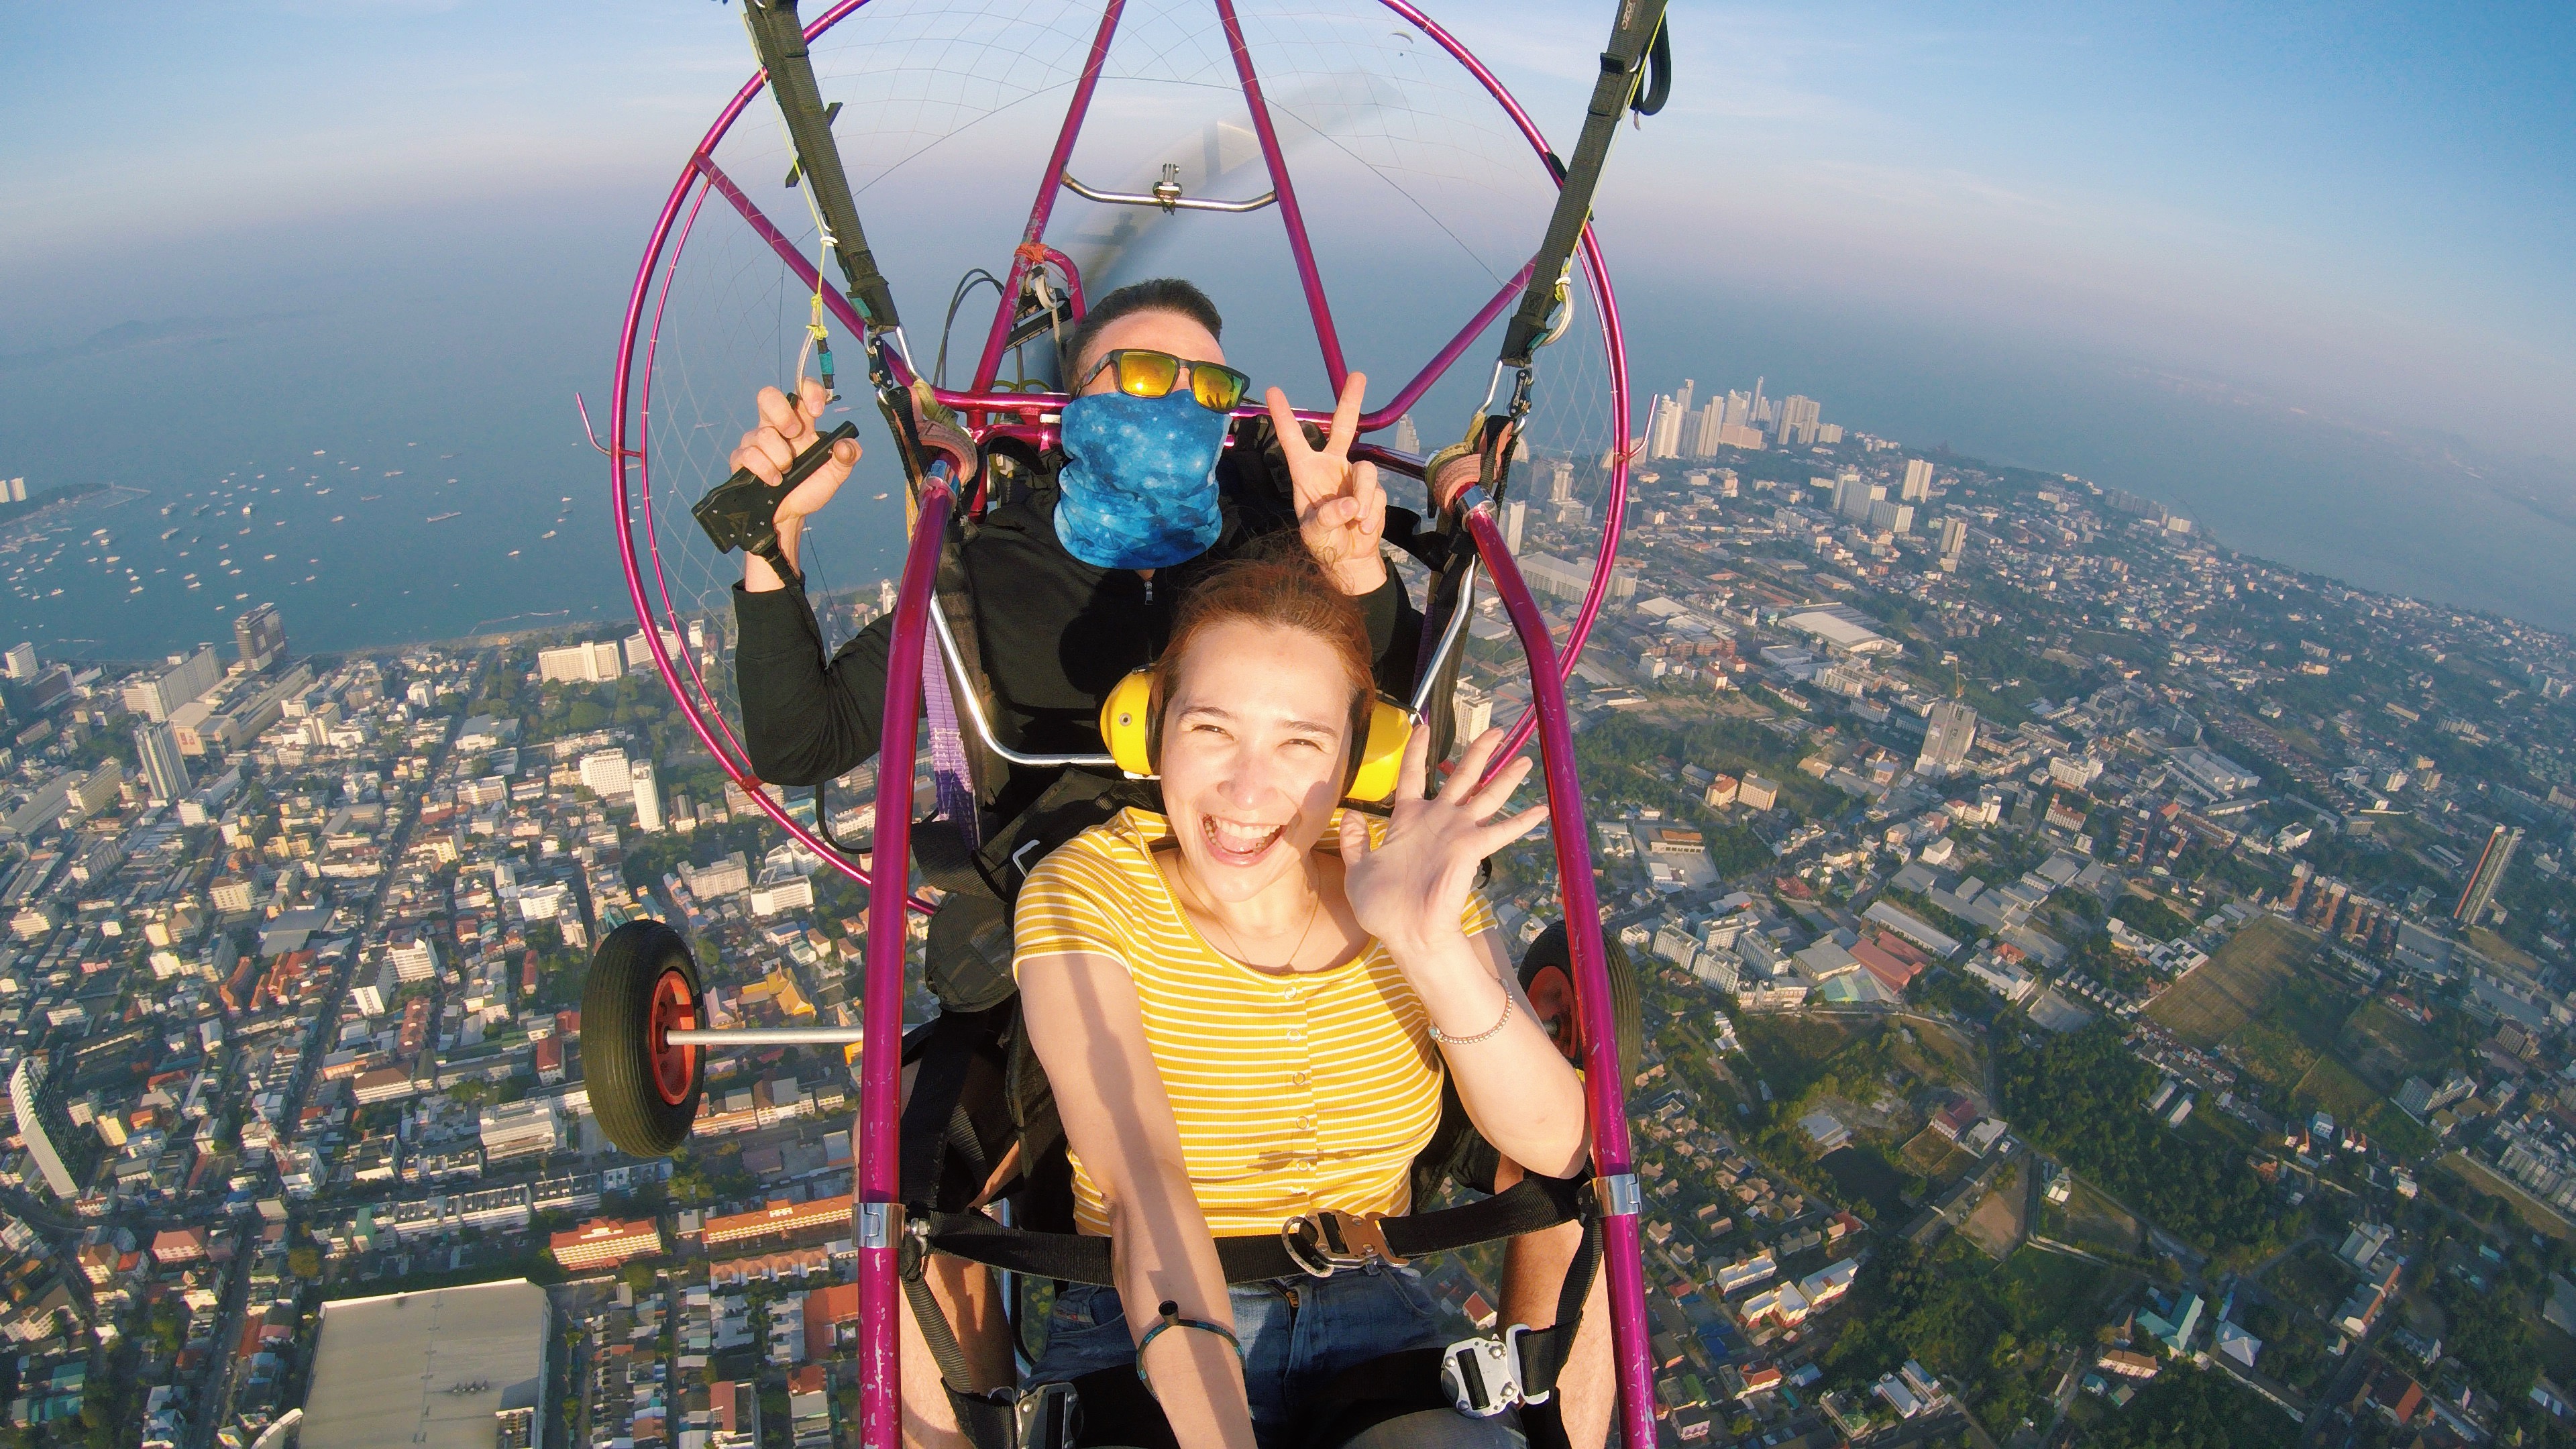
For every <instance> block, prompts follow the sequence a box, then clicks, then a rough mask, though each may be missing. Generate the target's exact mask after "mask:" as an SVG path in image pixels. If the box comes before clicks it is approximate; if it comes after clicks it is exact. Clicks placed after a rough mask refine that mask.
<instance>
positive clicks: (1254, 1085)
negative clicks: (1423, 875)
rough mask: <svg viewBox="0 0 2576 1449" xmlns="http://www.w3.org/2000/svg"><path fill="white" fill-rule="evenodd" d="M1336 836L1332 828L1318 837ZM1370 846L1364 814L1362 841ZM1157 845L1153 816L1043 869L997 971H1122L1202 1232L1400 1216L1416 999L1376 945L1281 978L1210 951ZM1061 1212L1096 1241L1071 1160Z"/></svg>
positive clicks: (1429, 1120) (1485, 923)
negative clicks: (1090, 966)
mask: <svg viewBox="0 0 2576 1449" xmlns="http://www.w3.org/2000/svg"><path fill="white" fill-rule="evenodd" d="M1339 829H1340V819H1339V817H1338V815H1337V816H1336V817H1335V820H1334V822H1333V825H1332V826H1331V827H1330V828H1328V829H1327V830H1326V831H1325V832H1324V840H1325V841H1326V842H1330V841H1331V840H1333V839H1334V837H1335V833H1336V832H1337V831H1338V830H1339ZM1384 832H1385V825H1384V823H1383V822H1382V821H1379V820H1378V819H1376V818H1375V817H1369V836H1370V839H1371V840H1372V841H1374V840H1376V839H1378V838H1379V837H1380V836H1382V835H1383V834H1384ZM1170 834H1171V828H1170V825H1169V823H1168V822H1167V821H1166V820H1165V819H1164V818H1163V817H1162V816H1160V815H1157V814H1154V813H1152V812H1151V811H1146V810H1133V809H1131V810H1127V811H1123V812H1121V813H1120V814H1119V816H1118V817H1117V818H1116V819H1114V820H1111V821H1108V822H1107V823H1105V824H1102V825H1098V826H1094V827H1093V828H1091V829H1090V830H1087V831H1085V832H1083V833H1082V834H1081V835H1079V836H1076V837H1075V838H1074V839H1073V840H1071V841H1069V842H1067V843H1066V844H1065V845H1064V846H1062V847H1061V848H1059V849H1058V850H1057V851H1056V852H1055V853H1054V854H1052V855H1050V856H1048V857H1047V858H1046V860H1045V862H1044V863H1043V864H1041V865H1040V866H1039V867H1038V868H1037V869H1036V870H1035V871H1034V872H1032V873H1031V874H1030V876H1029V880H1028V884H1027V885H1026V886H1024V887H1023V888H1022V889H1021V891H1020V898H1019V904H1018V906H1017V907H1016V908H1015V910H1014V912H1013V916H1014V931H1015V935H1014V941H1013V951H1012V963H1011V966H1012V971H1013V973H1014V974H1015V975H1016V974H1017V972H1018V971H1019V969H1020V968H1021V966H1022V965H1024V964H1025V963H1026V962H1028V961H1030V960H1033V959H1036V958H1038V957H1043V956H1056V955H1065V954H1069V953H1075V952H1083V953H1089V954H1093V955H1100V956H1108V957H1111V958H1113V959H1115V960H1117V961H1119V962H1120V963H1122V964H1124V965H1125V966H1126V968H1127V974H1128V975H1129V976H1130V977H1131V978H1132V979H1133V980H1134V981H1135V983H1136V995H1137V998H1138V1001H1139V1003H1140V1004H1141V1006H1142V1007H1143V1012H1144V1024H1145V1040H1146V1043H1147V1045H1148V1046H1149V1047H1150V1048H1151V1049H1152V1051H1153V1053H1154V1065H1155V1067H1156V1068H1157V1070H1158V1071H1160V1073H1161V1074H1162V1078H1163V1090H1164V1092H1165V1093H1166V1095H1168V1096H1169V1097H1170V1099H1171V1104H1172V1116H1173V1119H1174V1121H1175V1122H1176V1124H1177V1125H1178V1126H1179V1128H1180V1137H1181V1155H1182V1158H1183V1160H1184V1162H1186V1163H1187V1165H1188V1168H1189V1174H1190V1186H1191V1188H1192V1189H1193V1190H1194V1191H1195V1192H1196V1194H1197V1196H1198V1201H1199V1208H1200V1210H1201V1211H1202V1212H1204V1213H1205V1214H1206V1216H1207V1223H1208V1228H1209V1231H1211V1232H1213V1233H1215V1234H1217V1235H1218V1236H1220V1237H1227V1236H1235V1235H1239V1234H1251V1233H1267V1232H1275V1231H1277V1230H1278V1228H1279V1225H1280V1223H1281V1222H1283V1221H1285V1220H1286V1219H1287V1218H1289V1217H1291V1216H1293V1215H1296V1214H1299V1213H1312V1212H1315V1211H1318V1210H1320V1209H1323V1208H1339V1209H1341V1210H1343V1211H1345V1212H1382V1213H1388V1214H1400V1213H1403V1212H1406V1211H1408V1210H1409V1208H1410V1206H1411V1199H1412V1181H1411V1178H1410V1176H1409V1175H1408V1170H1409V1168H1410V1167H1411V1165H1412V1162H1413V1158H1414V1155H1415V1154H1416V1153H1418V1152H1420V1151H1421V1150H1422V1148H1423V1146H1424V1145H1425V1144H1427V1143H1428V1142H1430V1140H1431V1133H1432V1129H1433V1128H1434V1127H1436V1126H1437V1125H1438V1124H1439V1120H1440V1085H1441V1079H1442V1074H1443V1068H1442V1066H1441V1062H1440V1054H1439V1052H1438V1050H1437V1049H1436V1048H1434V1047H1433V1046H1432V1044H1431V1036H1430V1022H1429V1018H1428V1017H1427V1016H1426V1014H1425V1013H1424V1012H1423V1009H1422V1003H1421V1000H1420V999H1419V998H1417V997H1416V996H1415V995H1414V994H1413V988H1412V987H1411V986H1409V985H1407V984H1406V982H1405V979H1404V974H1403V973H1402V972H1401V971H1399V970H1397V969H1396V965H1395V961H1394V959H1393V958H1392V957H1390V956H1388V955H1387V953H1386V948H1385V947H1384V946H1382V945H1380V944H1378V943H1377V942H1375V941H1372V942H1370V943H1369V946H1368V949H1367V950H1365V951H1363V952H1361V953H1360V954H1359V955H1358V956H1356V957H1354V958H1352V959H1351V960H1349V961H1347V962H1344V963H1343V964H1341V965H1339V966H1335V967H1332V968H1330V969H1328V970H1323V971H1303V972H1298V973H1295V974H1293V975H1277V974H1271V973H1266V972H1261V971H1255V970H1253V969H1251V968H1250V967H1248V966H1245V965H1243V964H1242V963H1240V962H1238V961H1235V960H1234V959H1232V958H1231V957H1228V956H1226V955H1224V954H1222V953H1220V952H1219V951H1217V950H1216V949H1215V948H1214V947H1213V946H1211V945H1209V944H1208V942H1207V941H1206V940H1205V939H1204V938H1203V937H1201V936H1200V934H1199V932H1198V930H1197V928H1196V927H1194V926H1193V925H1191V923H1190V921H1189V919H1188V917H1186V916H1185V915H1183V914H1182V912H1181V908H1180V905H1179V903H1178V902H1176V901H1174V900H1173V899H1172V893H1171V889H1170V886H1169V883H1168V882H1167V881H1166V880H1165V879H1164V876H1163V873H1162V872H1161V871H1160V870H1158V869H1156V868H1155V864H1154V844H1155V842H1157V841H1161V840H1164V839H1167V838H1168V837H1169V836H1170ZM1460 924H1461V925H1462V926H1463V927H1464V928H1465V929H1466V931H1467V933H1468V934H1469V935H1470V936H1473V935H1475V934H1477V933H1479V932H1481V931H1488V930H1492V929H1494V928H1495V923H1494V914H1493V911H1492V910H1491V909H1490V908H1489V907H1488V906H1487V905H1486V904H1485V901H1484V899H1483V897H1481V896H1477V895H1473V894H1471V895H1470V896H1469V897H1468V901H1467V909H1466V911H1465V912H1464V914H1463V915H1462V917H1461V918H1460ZM1073 1200H1074V1218H1075V1221H1076V1223H1077V1225H1079V1226H1080V1228H1081V1229H1082V1230H1083V1231H1084V1232H1087V1233H1100V1234H1106V1233H1107V1232H1108V1231H1109V1215H1108V1212H1107V1210H1106V1208H1105V1207H1104V1206H1103V1205H1102V1201H1101V1195H1100V1188H1099V1186H1098V1184H1096V1183H1094V1182H1093V1181H1092V1179H1091V1175H1090V1174H1089V1173H1088V1172H1087V1171H1085V1170H1084V1168H1083V1165H1082V1159H1081V1156H1080V1154H1075V1156H1074V1160H1073Z"/></svg>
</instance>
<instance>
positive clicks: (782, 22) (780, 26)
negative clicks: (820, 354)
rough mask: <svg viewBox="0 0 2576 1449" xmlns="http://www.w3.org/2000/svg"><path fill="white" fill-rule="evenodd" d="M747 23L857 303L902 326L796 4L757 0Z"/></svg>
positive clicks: (878, 321) (883, 323)
mask: <svg viewBox="0 0 2576 1449" xmlns="http://www.w3.org/2000/svg"><path fill="white" fill-rule="evenodd" d="M742 19H743V25H744V28H746V29H748V30H749V31H750V32H751V44H752V49H753V50H754V51H755V52H756V53H757V54H758V55H759V57H760V64H761V68H762V69H763V70H765V71H767V72H768V73H769V93H770V95H771V96H772V97H773V98H774V99H776V101H777V102H778V111H779V114H780V115H781V116H783V117H784V118H785V119H786V121H787V134H788V137H789V139H790V140H791V141H792V142H793V143H794V145H795V150H796V157H795V159H796V165H797V169H798V171H799V172H800V173H802V175H803V177H804V180H805V183H806V184H807V185H809V186H811V187H813V188H814V205H815V209H816V210H817V211H818V212H820V213H821V214H822V217H823V224H824V225H825V226H826V227H828V228H829V229H830V232H831V237H830V240H831V243H832V253H833V255H834V256H835V257H837V258H838V259H839V260H840V263H841V275H842V277H843V278H844V279H845V280H846V281H848V283H849V284H850V301H851V302H852V303H854V304H855V305H856V306H857V307H858V309H859V315H860V316H862V317H865V318H866V319H867V322H868V325H869V326H870V327H871V328H880V329H884V328H894V327H899V326H901V325H902V321H901V319H900V318H898V317H897V316H896V315H895V310H894V291H893V289H892V288H890V287H888V286H887V285H886V279H885V274H884V273H882V272H880V271H879V270H878V269H877V259H876V256H875V254H874V253H873V252H871V251H869V250H868V238H867V233H866V232H865V231H864V230H862V229H861V228H860V226H859V209H858V205H857V203H856V202H855V201H854V200H853V199H852V197H851V194H850V182H849V178H848V177H847V176H846V175H844V174H843V172H842V170H841V151H840V148H839V147H838V146H836V145H834V144H833V143H832V121H831V116H830V114H829V112H828V111H827V110H826V109H825V108H824V105H823V92H822V89H821V87H819V86H817V85H816V84H815V82H814V60H813V57H812V56H811V55H809V54H808V53H807V52H806V49H805V27H804V26H803V24H802V23H800V22H799V21H798V20H797V18H796V0H756V3H752V4H746V5H744V6H743V8H742ZM835 109H837V108H835Z"/></svg>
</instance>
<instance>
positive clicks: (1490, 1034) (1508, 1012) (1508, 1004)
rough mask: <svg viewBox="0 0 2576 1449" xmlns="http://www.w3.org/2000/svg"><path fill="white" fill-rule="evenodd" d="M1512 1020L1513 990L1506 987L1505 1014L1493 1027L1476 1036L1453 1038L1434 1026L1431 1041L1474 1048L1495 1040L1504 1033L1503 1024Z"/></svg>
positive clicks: (1504, 992) (1504, 993) (1495, 1021)
mask: <svg viewBox="0 0 2576 1449" xmlns="http://www.w3.org/2000/svg"><path fill="white" fill-rule="evenodd" d="M1511 1019H1512V989H1511V988H1510V987H1508V986H1506V987H1504V988H1503V1014H1502V1015H1501V1016H1498V1017H1496V1018H1494V1024H1493V1025H1492V1026H1489V1027H1486V1028H1485V1029H1484V1030H1483V1031H1480V1032H1478V1033H1476V1034H1475V1035H1474V1036H1451V1035H1450V1034H1448V1033H1447V1032H1445V1031H1442V1030H1441V1029H1440V1028H1439V1027H1437V1026H1434V1027H1432V1028H1431V1039H1432V1040H1433V1041H1435V1042H1438V1043H1439V1044H1440V1045H1442V1046H1474V1045H1475V1044H1476V1043H1478V1042H1480V1041H1491V1040H1493V1039H1494V1037H1495V1035H1496V1034H1497V1033H1499V1032H1501V1031H1502V1029H1503V1023H1505V1022H1507V1021H1510V1020H1511Z"/></svg>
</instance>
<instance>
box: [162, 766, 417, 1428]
mask: <svg viewBox="0 0 2576 1449" xmlns="http://www.w3.org/2000/svg"><path fill="white" fill-rule="evenodd" d="M455 737H456V731H455V727H454V725H453V724H452V723H451V724H450V726H449V728H448V732H447V735H446V736H445V737H444V738H442V739H441V740H440V741H439V745H438V751H437V753H436V755H435V756H434V757H433V759H432V761H431V765H430V772H431V777H432V778H435V776H436V772H437V769H438V767H439V766H440V765H441V764H443V763H445V761H446V759H447V754H448V750H449V747H450V746H451V744H452V743H453V742H454V740H455ZM419 826H420V811H419V810H418V809H417V808H415V809H412V810H410V811H407V812H405V814H404V816H403V823H402V828H401V829H400V830H398V831H396V832H395V834H394V838H393V840H392V841H391V842H389V843H388V844H387V845H386V847H385V860H386V862H387V864H386V874H385V875H383V876H381V877H379V878H378V879H377V881H376V889H375V894H374V895H372V896H370V897H369V898H368V900H367V912H366V917H365V919H364V920H363V921H362V922H360V924H359V928H358V932H357V939H359V940H360V941H368V940H372V939H374V938H375V935H376V928H377V926H378V924H379V923H381V922H382V921H383V919H384V913H385V891H386V887H387V885H388V884H389V883H390V882H391V881H392V879H393V875H392V872H393V871H395V870H398V869H400V868H401V862H402V859H403V856H404V854H405V852H406V851H408V850H409V849H410V847H411V837H412V833H413V832H414V831H415V830H417V829H418V828H419ZM362 954H363V953H362V952H360V951H356V950H352V951H350V952H348V953H346V955H345V957H344V958H343V959H342V961H341V963H340V965H339V968H338V969H337V971H335V972H334V973H333V975H332V979H331V987H330V990H329V991H327V992H325V993H324V995H323V998H322V1000H321V1001H320V1002H319V1003H317V1004H316V1006H315V1008H314V1017H313V1019H314V1020H315V1021H317V1022H319V1023H320V1024H321V1025H320V1026H319V1027H318V1028H317V1029H316V1030H314V1031H313V1033H312V1034H311V1035H310V1036H308V1037H307V1038H306V1039H305V1043H304V1054H303V1056H302V1057H301V1059H299V1060H298V1061H297V1063H296V1067H295V1081H294V1083H293V1090H292V1091H290V1092H289V1093H288V1094H287V1098H286V1099H287V1101H289V1102H291V1103H294V1104H295V1107H294V1110H295V1111H296V1112H299V1113H300V1112H301V1111H302V1110H303V1104H304V1099H305V1094H306V1093H307V1092H309V1091H310V1090H312V1086H313V1079H314V1073H315V1072H316V1071H318V1070H319V1069H320V1065H321V1058H322V1054H323V1051H324V1049H325V1043H326V1040H327V1038H328V1037H329V1036H330V1034H331V1033H330V1027H331V1024H332V1023H334V1022H337V1021H338V1020H339V1019H340V1004H341V1001H342V1000H343V999H344V998H345V997H346V995H347V993H348V990H349V980H350V977H351V976H352V975H354V974H355V972H356V970H357V962H358V958H359V957H360V956H361V955H362ZM230 1066H231V1068H232V1069H234V1070H238V1069H239V1068H240V1066H241V1055H240V1053H239V1052H235V1054H234V1059H233V1061H232V1062H231V1063H230ZM308 1212H309V1209H303V1208H302V1207H301V1205H298V1208H296V1209H293V1210H290V1213H289V1216H288V1219H287V1232H288V1238H289V1241H292V1240H293V1234H294V1232H295V1230H296V1228H297V1227H298V1226H300V1225H301V1223H302V1221H303V1219H304V1218H305V1217H306V1216H307V1214H308ZM250 1259H251V1254H250V1253H249V1252H247V1251H244V1252H241V1253H238V1254H236V1255H235V1257H234V1259H233V1271H232V1273H231V1274H230V1276H229V1279H228V1281H227V1283H226V1286H225V1290H224V1301H223V1306H222V1308H221V1309H220V1310H218V1312H217V1313H216V1315H215V1337H214V1344H215V1368H214V1371H213V1372H212V1373H211V1374H210V1375H209V1376H208V1378H207V1381H206V1383H205V1385H204V1386H203V1390H202V1392H200V1393H199V1394H198V1395H197V1400H196V1401H197V1405H198V1414H197V1421H196V1423H195V1425H194V1426H193V1429H192V1431H191V1433H190V1435H189V1449H211V1446H212V1445H213V1443H214V1435H215V1431H216V1429H217V1428H219V1427H220V1426H222V1425H224V1424H227V1423H229V1422H231V1421H232V1419H233V1417H234V1416H233V1412H232V1396H233V1387H234V1385H233V1373H234V1370H235V1368H236V1367H237V1366H238V1364H239V1361H240V1355H239V1354H237V1353H235V1352H234V1349H235V1348H236V1347H237V1346H238V1345H239V1344H240V1342H241V1331H242V1323H243V1318H244V1314H245V1312H246V1311H247V1309H248V1308H249V1304H250V1287H249V1284H250ZM305 1367H306V1369H307V1370H308V1371H309V1369H310V1368H311V1365H310V1364H307V1365H305ZM219 1406H220V1407H219Z"/></svg>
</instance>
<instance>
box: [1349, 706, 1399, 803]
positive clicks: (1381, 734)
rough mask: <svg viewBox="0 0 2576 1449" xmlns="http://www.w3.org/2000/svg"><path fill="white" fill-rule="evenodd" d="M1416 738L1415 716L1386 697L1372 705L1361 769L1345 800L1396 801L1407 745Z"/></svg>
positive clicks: (1361, 756) (1361, 754)
mask: <svg viewBox="0 0 2576 1449" xmlns="http://www.w3.org/2000/svg"><path fill="white" fill-rule="evenodd" d="M1412 738H1413V716H1412V715H1411V714H1409V713H1407V712H1406V710H1405V708H1404V706H1402V705H1400V704H1396V703H1393V702H1392V701H1389V700H1387V699H1384V698H1381V699H1379V700H1378V701H1377V702H1376V703H1375V704H1374V705H1372V706H1370V708H1369V727H1368V739H1367V740H1365V741H1363V742H1362V743H1361V745H1360V762H1359V768H1358V769H1357V770H1355V771H1353V772H1352V774H1351V783H1350V786H1349V788H1348V789H1346V790H1344V791H1343V792H1342V794H1343V798H1345V799H1350V800H1360V801H1365V802H1368V803H1371V804H1374V803H1376V802H1378V801H1380V800H1386V799H1390V798H1392V797H1393V796H1394V794H1395V785H1396V777H1397V776H1398V775H1399V774H1400V773H1401V772H1402V771H1403V769H1404V746H1405V743H1406V741H1408V740H1410V739H1412Z"/></svg>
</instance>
